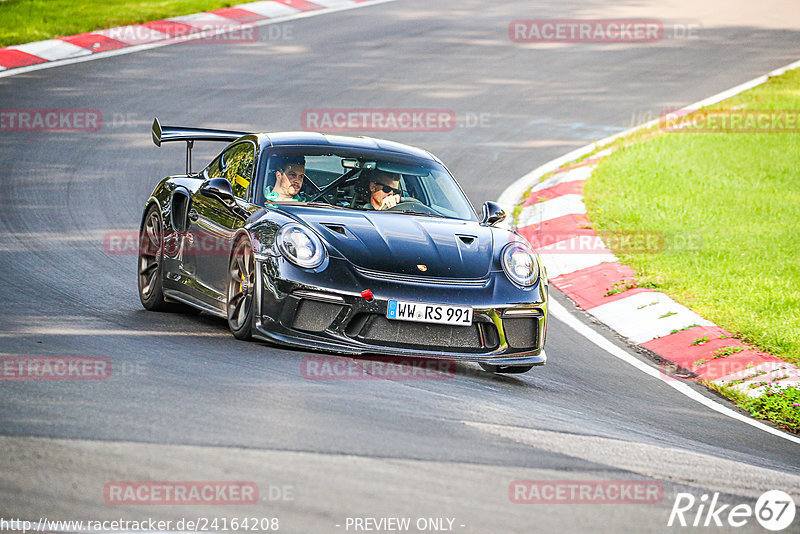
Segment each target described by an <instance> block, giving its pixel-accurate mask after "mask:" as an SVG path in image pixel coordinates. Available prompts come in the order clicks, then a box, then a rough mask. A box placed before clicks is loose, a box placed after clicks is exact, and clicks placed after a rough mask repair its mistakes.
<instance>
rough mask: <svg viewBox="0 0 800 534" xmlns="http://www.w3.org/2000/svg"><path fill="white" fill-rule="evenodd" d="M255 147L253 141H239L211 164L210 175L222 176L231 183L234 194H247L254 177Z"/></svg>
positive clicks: (242, 195)
mask: <svg viewBox="0 0 800 534" xmlns="http://www.w3.org/2000/svg"><path fill="white" fill-rule="evenodd" d="M254 160H255V147H254V146H253V144H252V143H247V142H245V143H239V144H237V145H234V146H232V147H231V148H229V149H228V150H226V151H225V152H223V153H222V154H220V156H219V158H218V159H217V161H215V162H214V163H212V164H211V167H210V168H209V173H208V174H209V176H210V177H212V178H216V177H218V176H221V177H222V178H225V179H226V180H228V181H229V182H230V183H231V189H233V194H234V195H236V196H237V197H239V198H244V197H245V196H246V195H247V188H248V187H249V186H250V180H252V179H253V162H254Z"/></svg>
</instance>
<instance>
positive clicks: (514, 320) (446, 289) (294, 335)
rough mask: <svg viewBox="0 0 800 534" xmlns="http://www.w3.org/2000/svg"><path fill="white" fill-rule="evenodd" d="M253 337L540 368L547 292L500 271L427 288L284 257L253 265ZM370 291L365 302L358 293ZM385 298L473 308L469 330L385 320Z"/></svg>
mask: <svg viewBox="0 0 800 534" xmlns="http://www.w3.org/2000/svg"><path fill="white" fill-rule="evenodd" d="M256 268H257V273H259V275H260V276H258V282H257V284H256V295H255V299H256V310H255V311H256V313H255V324H254V330H255V332H254V336H255V337H257V338H259V339H262V340H265V341H269V342H274V343H278V344H282V345H288V346H292V347H297V348H303V349H311V350H321V351H326V352H333V353H337V354H347V355H384V356H406V357H407V356H409V355H413V356H415V357H420V358H434V359H449V360H459V361H470V362H487V363H491V364H494V365H544V364H545V363H546V361H547V357H546V355H545V352H544V342H545V338H546V330H547V288H546V286H544V287H540V286H539V285H536V286H533V287H531V288H525V289H521V288H518V287H516V286H513V284H511V283H510V282H509V281H508V280H507V278H505V275H504V274H503V273H499V274H500V276H496V274H497V273H494V274H493V275H492V276H490V277H489V278H488V279H486V280H485V281H484V282H483V283H479V284H477V283H475V282H471V283H470V284H467V285H463V286H462V285H459V283H458V282H452V281H451V282H449V283H432V282H422V283H421V282H419V281H409V280H397V279H392V278H391V277H390V276H386V277H376V276H374V275H367V274H364V273H363V272H360V271H358V270H356V269H353V268H352V267H351V266H349V264H347V263H346V262H344V261H341V260H339V261H336V260H332V261H331V262H330V264H329V265H328V266H327V267H326V269H325V271H324V272H323V273H314V272H310V271H308V270H304V269H299V268H297V267H294V266H293V265H291V264H289V263H288V262H286V261H285V260H283V259H282V258H271V257H270V258H262V259H260V260H259V261H257V263H256ZM353 288H360V289H362V290H363V289H370V291H371V292H372V293H373V295H374V298H373V299H372V300H369V301H368V300H366V299H365V298H363V297H362V296H361V291H360V290H359V291H353ZM390 299H397V300H409V301H424V302H428V303H441V304H450V305H465V306H471V307H472V308H473V325H472V326H471V327H460V326H445V325H432V324H428V323H415V322H407V321H394V320H389V319H386V311H387V307H388V301H389V300H390Z"/></svg>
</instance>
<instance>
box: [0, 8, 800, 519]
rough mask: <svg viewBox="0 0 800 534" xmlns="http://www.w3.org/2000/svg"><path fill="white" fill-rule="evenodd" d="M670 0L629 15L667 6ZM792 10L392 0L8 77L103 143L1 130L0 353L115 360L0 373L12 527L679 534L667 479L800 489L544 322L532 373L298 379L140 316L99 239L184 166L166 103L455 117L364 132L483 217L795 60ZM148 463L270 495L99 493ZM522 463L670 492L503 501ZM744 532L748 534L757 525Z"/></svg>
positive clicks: (270, 351) (238, 119)
mask: <svg viewBox="0 0 800 534" xmlns="http://www.w3.org/2000/svg"><path fill="white" fill-rule="evenodd" d="M658 4H659V3H658V2H652V3H641V4H637V6H634V7H632V8H631V9H638V10H639V11H637V13H639V12H648V13H650V16H651V18H657V17H658V16H659V15H658V13H659V11H658V9H659V6H658ZM786 4H787V5H786V6H784V7H785V9H786V12H787V15H786V16H785V17H781V16H776V15H780V13H777V14H776V12H775V8H776V7H775V6H776V5H777V6H781V5H782V4H776V3H772V4H770V7H771V9H772V10H771V11H768V12H765V14H764V20H763V21H762V20H760V19H758V18H750V19H748V21H747V22H746V23H739V22H736V21H734V22H733V23H732V22H731V21H729V20H728V19H726V18H725V17H722V19H724V20H720V21H717V20H715V19H713V18H707V19H703V18H698V16H697V14H696V13H695V16H692V15H693V11H692V9H691V4H688V3H687V6H688V7H687V6H684V7H683V8H682V9H683V11H680V10H679V9H677V8H676V7H675V5H674V4H672V5H671V7H670V8H669V10H668V11H665V12H666V13H668V15H669V17H672V18H666V19H665V23H666V24H667V26H668V27H669V25H670V24H673V25H674V24H675V23H678V24H683V25H686V24H689V23H691V24H697V23H699V24H700V27H699V30H698V31H697V32H696V34H695V36H694V37H693V38H670V39H665V40H663V41H661V42H655V43H643V44H610V45H598V44H586V43H576V44H570V45H564V44H559V45H554V44H550V45H541V44H540V45H525V44H517V43H512V42H510V40H509V38H508V24H509V22H510V21H511V20H514V19H526V18H528V19H549V18H571V19H575V18H602V17H604V16H609V13H612V14H614V15H618V14H620V13H621V12H620V8H617V9H616V10H615V11H613V12H609V11H607V10H606V9H605V8H604V6H603V3H601V2H594V1H586V0H584V1H581V2H529V1H504V2H489V1H476V0H440V1H437V2H436V3H435V4H434V3H432V2H424V1H422V0H399V1H397V2H392V3H387V4H382V5H377V6H371V7H365V8H360V9H357V10H352V11H347V12H342V13H334V14H327V15H322V16H317V17H312V18H306V19H302V20H296V21H292V22H289V23H284V24H283V25H282V27H283V29H284V31H282V32H280V34H281V38H278V39H269V38H265V39H264V40H262V41H260V42H257V43H228V44H223V43H215V44H181V45H175V46H169V47H165V48H158V49H153V50H149V51H143V52H138V53H134V54H130V55H123V56H119V57H114V58H107V59H99V60H96V61H91V62H87V63H79V64H74V65H68V66H61V67H57V68H52V69H47V70H41V71H36V72H31V73H26V74H22V75H19V76H14V77H9V78H2V79H0V107H2V108H3V109H29V108H36V109H41V108H58V109H71V108H90V109H98V110H100V111H101V112H102V115H103V118H104V125H103V128H102V129H101V130H100V131H98V132H83V133H43V132H3V133H2V134H0V157H1V158H2V170H3V176H2V180H0V325H2V326H0V354H2V355H3V356H9V355H29V356H93V357H104V358H108V359H109V360H110V361H111V362H112V367H113V369H115V372H114V373H113V374H112V376H111V377H110V378H108V379H107V380H102V381H10V380H7V381H2V382H0V451H2V453H0V518H22V519H32V520H38V519H39V518H41V517H47V518H48V519H51V520H52V519H84V520H88V519H93V520H94V519H96V520H100V519H114V518H129V519H134V518H136V519H141V518H145V517H153V518H156V519H163V520H167V519H173V520H175V519H179V518H181V517H195V518H196V517H207V518H212V517H242V516H244V515H246V516H254V517H256V516H257V517H277V518H279V519H280V531H282V532H307V533H312V532H313V533H317V532H319V533H326V532H346V531H353V528H352V527H351V528H350V529H349V530H348V529H347V518H348V517H350V518H353V517H362V518H363V517H387V516H392V517H398V516H402V517H410V518H412V524H413V523H414V522H416V520H417V519H418V518H451V519H453V520H454V521H453V524H452V529H453V530H455V531H458V532H480V533H484V532H485V533H505V532H583V531H597V532H628V531H631V532H632V531H636V532H670V531H674V530H679V529H678V527H674V526H673V527H668V526H667V521H668V519H669V516H670V510H671V509H672V506H673V503H674V501H675V497H676V495H677V493H679V492H688V493H691V494H693V495H694V496H695V497H696V498H698V499H700V497H701V495H703V494H712V493H713V492H720V494H721V495H720V497H719V500H720V502H722V503H726V504H730V505H734V504H739V503H747V504H750V505H753V504H754V503H755V500H756V498H757V497H758V496H759V495H760V494H761V493H762V492H764V491H766V490H769V489H780V490H783V491H786V492H789V493H790V494H792V495H793V496H794V498H795V501H796V502H798V503H800V461H798V456H799V455H800V447H799V446H798V445H796V444H793V443H790V442H789V441H787V440H784V439H782V438H780V437H776V436H773V435H769V434H767V433H765V432H763V431H760V430H758V429H756V428H753V427H751V426H749V425H746V424H744V423H742V422H739V421H736V420H733V419H731V418H728V417H725V416H723V415H720V414H718V413H716V412H714V411H712V410H709V409H707V408H704V407H702V406H701V405H700V404H698V403H696V402H695V401H693V400H690V399H688V398H686V397H684V396H682V395H680V394H679V393H678V392H676V391H675V390H674V389H672V388H670V387H669V386H668V385H667V384H666V383H664V382H662V381H659V380H656V379H653V378H650V377H648V376H645V375H644V374H642V373H641V372H639V371H637V370H635V369H634V368H632V367H630V366H628V365H627V364H625V363H623V362H621V361H619V360H617V359H615V358H613V357H611V356H610V355H609V354H607V353H606V352H604V351H602V350H600V349H599V348H597V347H596V346H594V345H592V344H591V343H589V342H588V341H587V340H586V339H585V338H583V337H581V336H579V335H577V334H576V333H575V332H574V331H573V330H571V329H569V328H568V327H567V326H566V325H564V324H563V323H561V322H559V321H558V320H555V319H552V320H551V323H550V326H549V334H548V346H547V353H548V356H549V363H548V365H547V366H546V367H543V368H537V369H534V370H533V371H531V372H529V373H527V374H525V375H519V376H505V377H502V376H493V375H490V374H486V373H483V372H481V371H480V370H479V369H478V368H477V366H471V365H460V366H459V368H458V369H459V372H458V373H457V374H456V376H454V377H453V378H451V379H449V380H368V381H314V380H307V379H304V378H303V377H302V375H301V368H300V364H301V360H302V358H303V357H306V356H310V355H311V354H309V353H302V352H296V351H290V350H282V349H278V348H274V347H271V346H268V345H266V344H261V343H244V342H240V341H237V340H235V339H234V338H233V337H232V336H231V335H230V334H229V333H228V331H227V326H226V325H225V323H224V321H220V320H218V319H216V318H213V317H209V316H205V315H199V316H187V315H175V314H158V313H150V312H146V311H145V310H144V309H142V307H141V305H140V303H139V301H138V298H137V294H136V276H135V272H136V257H135V255H132V254H122V255H117V254H110V253H108V252H107V251H106V249H105V248H104V236H106V235H107V233H108V232H117V231H128V230H130V231H135V230H136V229H137V228H138V222H139V218H140V216H141V210H142V207H143V203H144V201H145V199H146V198H147V196H148V194H149V193H150V191H151V190H152V188H153V186H154V185H155V184H156V183H157V181H158V180H159V179H160V178H161V177H162V176H164V175H167V174H170V173H172V172H178V171H180V170H181V169H182V167H183V151H182V149H181V148H180V147H177V146H166V147H164V148H162V149H160V150H159V149H157V148H156V147H154V146H153V145H152V142H151V141H150V135H149V125H150V123H151V122H152V119H153V117H154V116H158V117H159V118H161V119H162V122H163V123H165V124H182V125H189V126H203V127H220V128H232V129H242V130H263V131H275V130H296V129H300V128H301V126H302V124H301V115H302V112H303V110H305V109H309V108H323V107H324V108H365V107H366V108H441V109H448V110H453V111H454V112H455V113H456V116H457V117H458V118H459V126H458V127H457V128H455V129H454V130H453V131H449V132H438V133H421V132H416V133H415V132H392V133H383V134H380V136H382V137H388V138H391V139H394V140H398V141H401V142H407V143H410V144H414V145H417V146H421V147H425V148H427V149H429V150H431V151H432V152H434V153H435V154H437V155H438V156H439V157H440V158H441V159H442V160H443V161H444V162H445V163H446V164H447V165H448V166H449V167H450V169H451V170H452V171H453V173H454V174H455V175H456V177H457V178H458V179H459V181H460V182H461V184H462V185H463V186H464V188H465V190H466V192H467V193H468V195H469V197H470V199H471V200H472V202H473V204H474V205H475V206H478V207H479V206H480V204H481V203H482V202H483V201H484V200H487V199H494V198H497V196H499V194H500V192H501V191H502V190H503V188H504V187H506V186H507V185H508V184H510V183H511V182H513V181H514V180H515V179H516V178H518V177H519V176H521V175H523V174H525V173H526V172H528V171H529V170H530V169H532V168H534V167H536V166H538V165H540V164H542V163H544V162H546V161H547V160H549V159H551V158H554V157H557V156H559V155H561V154H563V153H565V152H567V151H569V150H571V149H574V148H576V147H578V146H582V145H584V144H587V143H589V142H591V141H593V140H596V139H599V138H602V137H605V136H607V135H609V134H611V133H615V132H617V131H620V130H622V129H625V128H626V127H628V126H630V125H632V124H633V123H637V122H641V121H642V120H643V119H646V118H652V117H654V116H657V115H658V114H659V113H661V112H662V111H664V110H668V109H674V108H676V107H679V106H682V105H685V104H688V103H691V102H694V101H696V100H699V99H701V98H703V97H706V96H708V95H711V94H714V93H717V92H719V91H721V90H724V89H727V88H729V87H731V86H733V85H736V84H738V83H741V82H744V81H746V80H748V79H750V78H752V77H754V76H757V75H759V74H761V73H763V72H767V71H769V70H772V69H774V68H777V67H780V66H782V65H785V64H788V63H790V62H791V61H794V60H795V59H797V56H798V53H800V24H799V23H798V22H800V21H798V18H800V17H798V16H797V13H796V11H797V9H796V8H794V7H792V6H791V5H789V4H790V3H789V2H786ZM725 5H726V6H727V4H725ZM665 9H666V8H665ZM727 9H728V7H723V8H722V11H721V12H722V13H723V14H725V15H727ZM731 9H732V8H731ZM707 13H708V11H707V10H706V11H703V14H707ZM622 14H624V13H622ZM789 15H791V16H789ZM637 16H643V15H637ZM663 16H664V17H667V15H663ZM708 16H709V17H711V15H708ZM792 17H794V18H792ZM792 24H795V26H794V27H792V26H791V25H792ZM267 37H268V36H267ZM289 37H291V38H289ZM215 148H219V147H212V149H200V150H198V151H197V152H198V154H199V155H200V157H199V158H198V159H197V161H198V162H199V161H202V156H203V154H211V152H210V150H213V149H215ZM553 297H554V298H556V299H559V300H560V301H561V302H562V303H564V304H565V305H568V302H567V301H566V300H565V299H563V297H562V296H560V295H558V294H554V295H553ZM576 315H578V317H579V319H580V320H581V321H584V322H587V323H589V322H590V321H589V320H588V319H586V318H585V317H584V316H582V315H581V314H579V313H578V312H576ZM594 328H596V329H597V330H598V331H600V332H602V333H603V334H604V335H606V336H607V337H609V338H610V339H612V340H613V341H614V343H616V344H618V345H619V346H623V347H624V346H625V345H624V344H623V343H622V342H621V341H619V340H617V339H616V338H615V337H614V336H613V335H612V334H610V333H609V332H607V331H605V330H603V328H602V327H599V326H594ZM626 350H629V351H631V352H632V353H633V351H632V350H631V349H626ZM638 357H641V358H642V359H645V360H646V356H644V355H638ZM707 395H708V396H709V397H712V395H711V394H707ZM720 402H725V401H720ZM163 480H168V481H203V480H206V481H208V480H211V481H214V480H244V481H252V482H255V483H256V484H257V485H258V486H259V488H260V495H261V500H260V502H259V504H256V505H251V506H224V507H222V506H219V507H199V506H155V505H152V506H114V505H109V504H106V502H105V500H104V497H103V488H104V486H105V484H107V483H108V482H111V481H163ZM515 480H550V481H553V480H568V481H606V480H621V481H630V480H637V481H648V482H658V483H661V484H663V491H664V494H663V499H662V500H661V501H660V502H656V503H650V504H558V505H536V504H515V503H512V502H511V501H510V499H509V484H510V483H511V482H513V481H515ZM698 502H699V501H698ZM696 510H697V507H695V508H694V509H693V511H692V514H691V515H689V514H687V518H689V519H690V520H693V519H694V512H696ZM722 517H723V520H724V518H725V515H724V514H723V516H722ZM798 524H800V519H796V520H795V523H794V527H795V528H796V526H797V525H798ZM444 525H445V526H446V525H448V523H447V521H445V522H444ZM698 528H699V527H698ZM728 528H730V527H728ZM174 529H175V528H174V526H173V527H172V528H169V529H167V530H174ZM162 530H163V529H162ZM429 530H431V529H429ZM680 530H681V531H684V530H692V529H691V527H689V528H686V529H680ZM706 530H708V529H706ZM712 530H714V527H712ZM716 530H719V531H725V529H723V528H717V529H716ZM411 531H415V530H413V529H412V530H411ZM737 531H754V532H755V531H763V530H762V529H761V528H760V526H759V525H758V524H757V523H756V521H755V520H754V519H752V518H751V520H750V521H749V523H748V524H747V525H746V526H744V527H742V528H739V529H737ZM788 531H792V530H791V529H790V530H788ZM788 531H787V532H788ZM793 531H794V532H796V531H797V530H793Z"/></svg>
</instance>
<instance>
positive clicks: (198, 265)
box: [189, 141, 256, 305]
mask: <svg viewBox="0 0 800 534" xmlns="http://www.w3.org/2000/svg"><path fill="white" fill-rule="evenodd" d="M255 153H256V147H255V144H254V143H253V142H252V141H241V142H239V143H236V144H234V145H231V146H230V147H228V148H227V149H226V150H225V151H224V152H222V154H220V155H219V156H217V158H216V159H215V160H214V161H213V162H212V163H211V165H209V166H208V168H207V169H206V170H205V171H204V175H205V177H206V179H207V180H209V179H211V178H225V179H226V180H228V182H230V184H231V189H232V190H233V194H234V197H236V198H235V200H236V203H237V206H238V207H239V208H244V209H238V210H237V209H232V207H231V206H227V205H225V203H223V202H222V201H221V200H219V199H218V198H216V197H211V196H207V195H204V194H202V193H200V192H199V193H198V194H196V195H194V198H193V200H192V207H191V209H190V210H189V221H190V222H189V226H190V229H191V233H192V236H193V241H194V242H193V244H192V251H193V255H194V263H195V276H196V281H197V283H198V289H199V290H200V291H201V292H203V293H205V294H206V295H207V296H208V297H210V298H212V299H213V300H215V301H217V303H222V304H223V305H224V302H225V298H226V294H225V293H226V290H227V281H228V278H227V277H228V261H229V257H230V252H231V248H232V246H233V238H234V236H235V235H236V231H237V230H238V229H239V228H241V227H242V226H243V225H244V222H245V220H246V217H245V214H246V213H247V211H250V210H248V209H247V208H249V207H250V204H249V202H248V198H249V195H250V190H251V187H250V182H251V181H252V179H253V168H254V162H255ZM245 210H246V211H245Z"/></svg>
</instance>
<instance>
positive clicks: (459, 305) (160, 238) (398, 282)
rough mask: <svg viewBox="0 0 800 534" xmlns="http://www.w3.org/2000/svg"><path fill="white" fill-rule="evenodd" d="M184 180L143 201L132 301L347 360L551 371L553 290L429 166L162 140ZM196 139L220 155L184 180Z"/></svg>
mask: <svg viewBox="0 0 800 534" xmlns="http://www.w3.org/2000/svg"><path fill="white" fill-rule="evenodd" d="M152 134H153V141H154V142H155V144H156V145H157V146H161V143H164V142H170V141H183V142H186V147H187V153H186V172H185V173H184V174H178V175H174V176H169V177H167V178H165V179H163V180H162V181H161V182H160V183H159V184H158V186H157V187H156V188H155V190H154V191H153V194H152V195H151V196H150V198H149V199H147V203H146V205H145V208H144V213H143V216H142V222H141V227H140V239H139V261H138V271H139V274H138V279H139V297H140V299H141V301H142V304H143V305H144V307H145V308H147V309H148V310H167V309H175V308H177V307H185V306H187V305H188V306H190V307H192V308H195V309H199V310H202V311H205V312H207V313H210V314H214V315H217V316H220V317H223V318H225V319H227V321H228V325H229V327H230V330H231V332H232V333H233V335H234V336H236V337H237V338H239V339H248V338H257V339H261V340H265V341H268V342H272V343H277V344H281V345H287V346H292V347H299V348H303V349H311V350H323V351H328V352H335V353H342V354H373V355H385V356H409V355H413V356H418V357H423V358H446V359H454V360H465V361H473V362H478V363H480V364H481V366H482V367H484V369H486V370H490V371H494V372H501V373H502V372H505V373H521V372H525V371H527V370H529V369H530V368H531V367H533V366H534V365H543V364H544V363H545V362H546V356H545V352H544V343H545V337H546V332H547V299H548V286H547V277H546V275H545V273H544V269H543V268H541V267H540V265H539V261H538V257H537V255H536V253H535V252H534V250H533V249H532V248H531V246H530V245H529V244H528V242H527V241H526V240H525V239H524V238H523V237H521V236H520V235H518V234H516V233H514V232H511V231H508V230H505V229H501V228H498V227H496V226H495V225H496V224H497V223H498V222H499V221H502V220H503V218H504V217H505V214H504V213H503V211H502V210H501V209H500V207H499V206H498V205H497V204H495V203H492V202H486V203H485V204H484V206H483V217H482V218H481V219H480V220H479V219H478V217H477V216H476V214H475V212H474V210H473V209H472V206H471V205H470V203H469V201H468V200H467V197H466V196H465V194H464V193H463V191H462V190H461V188H460V187H459V186H458V184H457V183H456V181H455V179H454V178H453V176H452V175H451V174H450V172H449V171H448V170H447V168H446V167H445V166H444V165H443V164H442V163H441V162H440V161H439V160H438V159H437V158H436V157H435V156H433V155H431V154H430V153H428V152H426V151H424V150H420V149H418V148H414V147H410V146H406V145H402V144H399V143H395V142H391V141H385V140H380V139H373V138H369V137H344V136H338V135H324V134H319V133H308V132H280V133H257V134H252V133H245V132H235V131H223V130H208V129H199V128H183V127H172V126H161V124H160V123H159V121H158V119H156V120H155V122H154V123H153V132H152ZM196 141H222V142H226V143H229V144H228V146H227V147H226V148H225V149H224V150H223V151H222V152H221V153H220V154H219V155H218V156H217V157H215V158H214V159H213V161H211V163H210V164H209V165H208V166H207V167H205V168H204V169H202V170H200V171H199V172H193V171H192V168H191V167H192V161H191V152H192V147H193V145H194V143H195V142H196Z"/></svg>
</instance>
